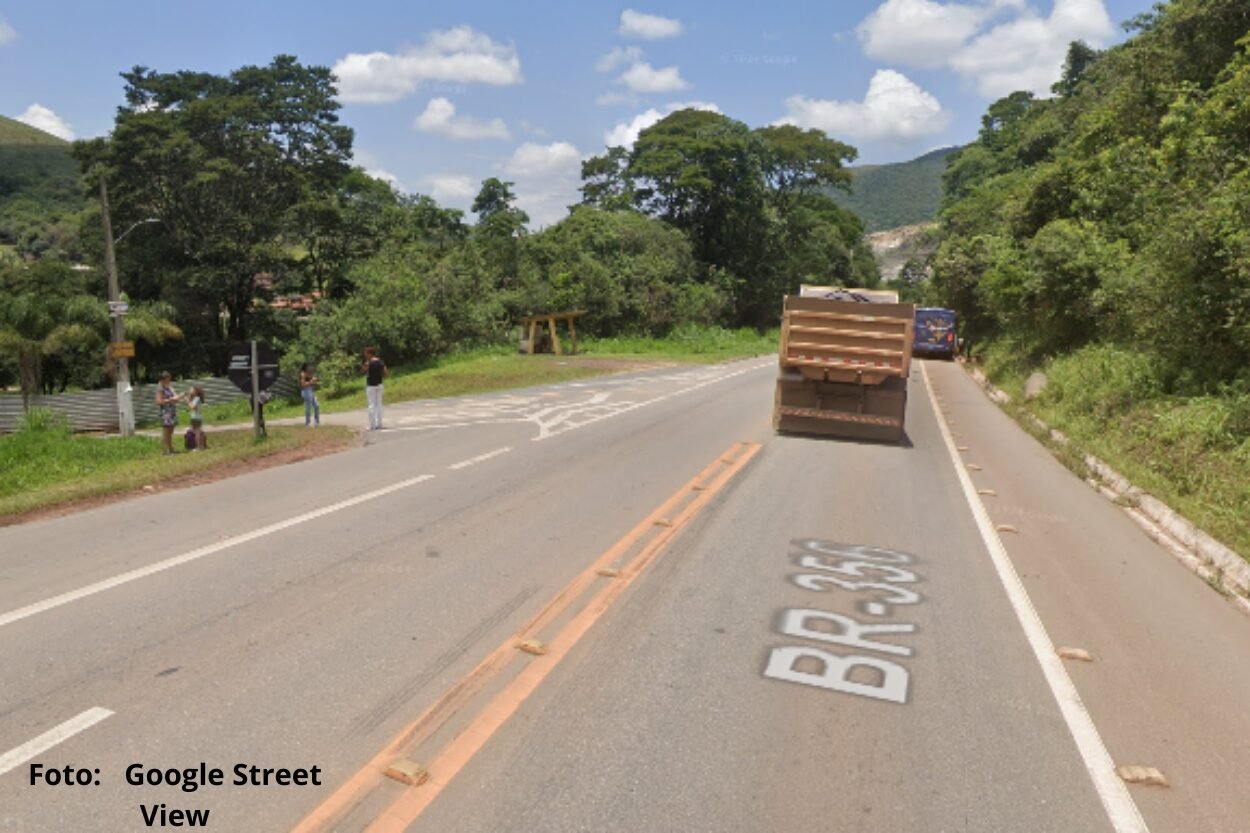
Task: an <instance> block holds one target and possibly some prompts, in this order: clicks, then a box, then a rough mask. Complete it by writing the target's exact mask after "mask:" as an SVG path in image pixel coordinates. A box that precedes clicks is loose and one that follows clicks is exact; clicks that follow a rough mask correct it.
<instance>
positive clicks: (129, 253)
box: [0, 56, 877, 390]
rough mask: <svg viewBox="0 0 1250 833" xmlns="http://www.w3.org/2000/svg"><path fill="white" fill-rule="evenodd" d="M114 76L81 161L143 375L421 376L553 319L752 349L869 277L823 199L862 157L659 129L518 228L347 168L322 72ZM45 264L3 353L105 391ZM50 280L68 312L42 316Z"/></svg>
mask: <svg viewBox="0 0 1250 833" xmlns="http://www.w3.org/2000/svg"><path fill="white" fill-rule="evenodd" d="M122 77H123V78H124V79H125V82H126V88H125V102H124V103H123V104H122V106H120V107H119V108H118V110H117V117H116V121H115V124H114V127H113V130H112V132H111V134H110V136H109V137H108V138H107V139H96V140H92V141H88V142H79V143H77V144H76V145H75V146H74V155H75V157H76V159H77V161H78V163H79V165H80V167H81V171H82V182H83V186H80V188H81V187H85V193H86V194H88V195H90V196H92V197H93V198H95V199H94V200H93V201H98V194H99V188H100V182H101V179H103V181H104V182H105V183H106V185H107V188H108V192H109V202H110V204H111V215H112V233H113V235H114V236H117V237H124V240H123V241H122V243H121V244H120V245H118V246H117V261H118V266H119V272H120V274H121V276H122V279H121V283H122V286H123V289H124V291H125V292H126V294H127V296H128V298H129V300H130V301H131V303H132V308H135V309H139V310H144V311H146V312H147V313H148V316H149V317H148V324H149V326H148V327H147V328H146V330H145V332H144V333H138V332H136V333H134V334H133V335H134V336H135V337H136V338H139V339H140V340H141V343H140V345H139V356H138V361H137V362H136V364H137V366H138V369H139V373H140V376H144V375H147V376H149V377H150V376H151V375H152V374H153V373H155V372H157V371H158V370H160V369H170V370H172V371H174V372H175V373H181V374H192V373H204V372H212V373H218V374H219V373H221V372H223V371H224V369H225V365H226V362H227V357H228V353H229V348H230V345H231V343H232V342H237V341H240V340H243V339H247V338H252V337H259V338H263V339H266V340H269V341H272V342H274V343H276V344H277V345H278V346H279V347H280V348H282V349H284V350H285V351H286V356H287V360H288V361H289V362H292V363H295V364H298V363H299V362H302V361H311V362H314V363H316V364H317V365H318V366H319V367H320V370H321V375H322V376H323V378H326V379H327V380H329V379H333V378H335V377H339V378H342V377H345V376H346V375H347V374H349V373H351V372H352V369H353V368H354V366H355V365H356V361H357V359H356V357H358V355H359V351H360V350H361V348H362V347H364V346H365V345H376V346H378V347H379V348H380V349H381V352H382V354H383V355H384V356H385V357H386V358H387V359H388V360H389V361H391V362H392V363H399V364H402V363H422V362H427V361H428V360H429V359H430V358H431V357H434V356H437V355H440V354H444V353H447V352H449V351H455V350H463V349H468V348H472V347H475V346H479V345H485V344H502V343H508V342H511V343H513V344H515V341H514V340H513V338H512V336H513V328H514V326H515V322H516V321H517V319H518V318H519V317H520V316H523V315H526V314H530V313H533V312H541V311H559V310H564V309H581V310H585V311H586V315H585V316H584V318H583V319H582V321H580V322H579V329H581V330H582V331H583V332H585V333H586V334H587V335H597V336H604V337H615V336H621V335H638V336H652V335H660V336H663V335H665V334H667V333H669V332H671V331H673V330H674V328H678V327H681V326H692V325H702V326H705V327H732V328H736V327H744V326H745V327H751V328H756V329H760V330H763V329H767V328H768V327H770V326H772V325H774V324H775V323H776V321H777V319H778V314H779V309H780V299H781V296H782V295H783V294H784V293H785V292H787V291H792V290H793V289H794V288H795V287H797V285H798V284H799V283H800V282H802V281H817V282H821V283H855V284H867V285H872V284H875V283H876V281H877V271H876V263H875V261H874V260H873V258H872V254H871V252H870V250H869V249H868V247H867V245H866V244H865V242H864V237H863V227H862V224H861V223H860V221H859V220H858V218H856V217H855V216H854V215H853V214H851V213H850V212H848V211H846V210H844V209H842V208H839V207H838V206H837V205H836V204H835V203H834V202H832V201H831V200H830V199H829V198H828V197H827V196H824V195H823V194H822V191H824V190H826V189H829V188H838V187H845V186H846V184H847V183H848V181H849V177H848V174H847V173H846V169H845V168H844V164H845V163H846V162H849V161H850V160H852V159H854V158H855V155H856V151H855V149H854V148H852V147H850V146H848V145H845V144H843V143H841V142H838V141H835V140H833V139H830V138H829V137H827V136H825V135H824V134H823V133H820V132H819V131H815V130H806V131H804V130H800V129H799V128H796V127H764V128H759V129H751V128H750V127H748V126H747V125H745V124H743V123H741V122H738V121H735V120H734V119H731V118H728V117H726V116H723V115H719V114H715V113H707V112H701V111H694V110H683V111H679V112H676V113H673V114H671V115H669V116H668V117H667V118H665V119H664V120H663V121H661V122H659V123H658V124H656V125H654V126H652V127H650V128H648V129H647V130H644V131H643V132H642V134H641V136H639V138H638V140H637V141H636V142H635V144H634V145H633V147H632V148H623V147H615V148H609V149H607V151H606V152H605V154H604V155H603V156H601V157H597V158H594V159H591V160H588V161H587V162H586V163H585V165H584V170H583V179H584V188H583V193H584V199H583V201H582V204H580V205H577V206H575V207H573V208H572V209H571V210H570V213H569V215H568V216H567V217H566V218H565V219H564V220H563V221H561V222H559V223H557V224H555V225H553V226H551V227H548V228H546V229H544V230H542V231H541V232H536V233H531V232H530V231H529V229H528V224H529V218H528V217H527V216H526V215H525V212H524V211H522V210H520V209H519V208H518V207H517V205H516V195H515V194H514V193H513V188H512V183H509V182H503V181H501V180H499V179H495V178H489V179H486V180H485V181H483V183H482V187H481V191H480V193H479V194H478V197H477V199H476V200H475V202H474V204H473V212H474V213H475V214H476V215H477V222H476V223H470V222H468V221H467V220H466V218H465V215H464V213H463V212H461V211H457V210H452V209H447V208H443V207H442V206H439V205H438V204H437V203H436V202H435V201H434V200H433V199H431V198H429V197H427V196H422V195H405V194H399V193H397V192H395V191H394V190H393V189H392V188H391V187H390V186H389V185H387V184H386V183H384V182H381V181H378V180H375V179H372V178H371V177H369V176H367V175H366V174H365V173H364V172H363V171H361V170H360V169H359V168H355V167H353V165H352V142H353V133H352V130H351V129H350V128H349V127H347V126H346V125H343V124H341V123H340V121H339V118H338V109H339V104H338V102H337V100H336V92H335V80H334V78H333V76H332V75H331V74H330V72H329V70H328V69H326V68H323V67H310V66H304V65H302V64H300V63H299V62H298V61H296V60H295V59H294V58H291V57H287V56H280V57H278V58H275V59H274V61H273V62H272V63H270V64H269V65H268V66H261V67H257V66H250V67H243V68H241V69H239V70H236V71H234V72H232V73H230V74H229V75H227V76H218V75H212V74H207V73H196V72H175V73H159V72H155V71H153V70H150V69H147V68H144V67H136V68H135V69H133V70H132V71H130V72H126V73H123V76H122ZM82 193H83V191H82V190H80V191H79V194H80V197H81V195H82ZM100 223H101V220H100V215H99V213H98V209H95V210H93V212H92V213H90V214H89V215H86V216H85V217H84V218H83V220H82V222H81V226H80V228H79V229H78V231H79V239H80V240H81V245H82V247H83V248H84V249H86V256H87V258H88V259H89V260H93V261H95V262H96V263H100V262H101V261H102V259H103V253H102V251H101V249H102V245H101V242H100V241H102V240H103V237H104V235H103V232H102V229H101V226H100ZM56 260H57V258H55V257H52V256H49V257H47V258H45V259H44V262H43V263H41V264H38V265H36V266H26V265H17V264H10V265H9V266H8V267H3V268H0V293H3V294H5V295H6V296H7V297H8V298H9V299H10V300H9V301H8V302H6V303H0V356H5V357H7V366H8V367H9V369H10V373H14V374H15V373H17V372H18V371H19V370H20V374H19V375H21V377H22V381H23V389H28V390H34V389H36V388H37V387H39V385H40V384H42V385H43V386H44V387H47V381H46V378H42V377H43V376H44V374H43V371H47V370H51V369H52V368H53V367H54V366H59V365H58V364H57V363H58V362H61V359H62V357H63V354H64V352H65V345H66V344H68V343H70V342H72V343H73V344H74V349H75V350H77V351H78V352H79V353H81V354H82V355H83V356H84V357H89V358H90V361H87V360H86V359H84V360H82V361H78V362H76V363H71V364H73V366H74V367H75V368H76V369H77V370H76V372H75V373H73V374H71V376H72V382H73V383H74V384H81V385H91V384H95V383H99V382H101V381H102V380H103V379H102V367H103V363H102V362H101V360H100V357H101V352H100V351H101V350H102V348H103V335H104V330H103V329H102V326H103V325H104V324H105V323H107V322H105V321H104V320H103V319H102V318H101V314H102V313H101V310H103V304H100V303H96V304H95V305H94V307H92V305H91V304H90V303H88V302H87V301H83V303H82V304H79V302H78V301H79V299H80V298H82V297H86V298H88V299H89V298H90V297H92V296H94V297H95V298H99V297H101V296H102V294H103V292H102V279H101V278H100V277H99V274H98V273H95V274H93V275H89V276H87V277H83V276H82V275H81V273H76V272H74V273H71V272H70V271H68V270H67V268H66V267H65V266H64V265H55V263H54V262H55V261H56ZM49 281H51V282H54V283H56V284H57V286H58V287H63V289H61V288H58V290H57V292H58V293H60V294H61V295H64V296H65V297H66V298H68V299H69V300H71V301H73V303H68V302H66V301H65V299H63V298H53V297H52V296H50V295H49V296H48V297H46V298H44V297H40V288H39V287H40V286H42V285H44V284H46V283H47V282H49ZM292 296H297V297H300V298H301V299H302V303H301V304H299V305H297V307H306V306H308V305H309V302H311V305H312V306H313V307H314V309H313V311H312V312H311V314H305V313H304V312H303V311H302V310H301V311H300V312H297V311H296V308H293V307H292V305H291V304H290V303H288V301H289V299H290V298H291V297H292ZM58 305H59V306H58ZM80 306H81V307H82V309H80ZM57 308H59V309H63V310H64V311H65V315H64V316H58V315H57V314H55V309H57ZM93 310H94V311H93ZM71 315H72V316H77V317H74V318H73V319H72V320H71ZM80 319H81V320H80ZM70 325H72V327H71V326H70ZM67 328H68V329H67ZM62 364H64V362H62Z"/></svg>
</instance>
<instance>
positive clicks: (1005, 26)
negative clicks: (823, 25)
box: [856, 0, 1114, 98]
mask: <svg viewBox="0 0 1250 833" xmlns="http://www.w3.org/2000/svg"><path fill="white" fill-rule="evenodd" d="M996 21H998V22H996ZM856 31H857V33H858V35H859V39H860V43H861V45H862V46H863V50H864V53H865V54H867V55H868V56H869V57H872V58H875V59H877V60H880V61H888V62H891V63H895V64H900V65H903V66H913V67H927V68H932V67H945V68H947V69H950V70H953V71H954V72H956V73H958V74H959V75H960V76H962V77H963V78H964V79H965V80H966V81H968V82H969V83H971V84H974V85H975V86H976V88H977V91H978V92H979V93H980V94H981V95H983V96H985V97H987V98H999V97H1001V96H1003V95H1006V94H1008V93H1011V92H1014V91H1016V90H1030V91H1032V92H1034V93H1037V94H1039V95H1047V94H1049V91H1050V85H1051V84H1053V83H1054V82H1055V81H1056V80H1058V78H1059V76H1060V73H1061V72H1062V67H1063V61H1064V57H1065V56H1066V54H1067V50H1068V44H1069V43H1071V42H1072V41H1074V40H1080V41H1085V42H1086V43H1089V44H1090V45H1092V46H1095V47H1098V46H1102V45H1103V44H1105V43H1106V41H1107V39H1108V38H1109V37H1110V36H1111V34H1112V32H1113V31H1114V27H1113V26H1112V23H1111V18H1110V17H1109V16H1108V14H1107V9H1106V4H1105V0H1054V6H1053V9H1052V11H1051V14H1050V16H1049V17H1043V16H1042V15H1040V14H1039V13H1038V12H1037V10H1036V9H1034V8H1033V7H1032V6H1030V5H1028V4H1027V3H1026V0H980V2H964V3H948V2H938V0H886V1H885V2H884V3H882V4H881V5H880V6H878V7H877V9H876V10H875V11H874V12H873V13H872V14H871V15H869V16H868V17H867V18H866V19H865V20H864V21H863V22H862V23H860V25H859V27H858V28H857V30H856Z"/></svg>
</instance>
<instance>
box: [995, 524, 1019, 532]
mask: <svg viewBox="0 0 1250 833" xmlns="http://www.w3.org/2000/svg"><path fill="white" fill-rule="evenodd" d="M994 528H995V529H997V530H998V531H999V532H1016V533H1018V532H1019V531H1020V530H1018V529H1016V528H1015V527H1014V526H1012V525H1011V524H999V525H998V526H996V527H994Z"/></svg>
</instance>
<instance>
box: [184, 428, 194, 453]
mask: <svg viewBox="0 0 1250 833" xmlns="http://www.w3.org/2000/svg"><path fill="white" fill-rule="evenodd" d="M182 444H183V446H185V447H186V449H187V451H195V429H194V428H188V429H187V433H186V435H185V436H184V437H183V438H182Z"/></svg>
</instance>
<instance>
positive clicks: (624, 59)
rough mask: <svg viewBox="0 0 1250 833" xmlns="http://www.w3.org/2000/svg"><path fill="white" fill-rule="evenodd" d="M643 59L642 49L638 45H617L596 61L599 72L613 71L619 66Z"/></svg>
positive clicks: (596, 68)
mask: <svg viewBox="0 0 1250 833" xmlns="http://www.w3.org/2000/svg"><path fill="white" fill-rule="evenodd" d="M641 60H642V50H641V49H639V48H638V47H636V46H617V47H613V49H612V51H610V52H608V53H607V54H606V55H604V56H603V57H602V58H600V59H599V60H598V61H597V62H595V70H596V71H598V72H611V71H612V70H614V69H616V68H617V67H623V66H625V65H626V64H633V63H637V62H638V61H641Z"/></svg>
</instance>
